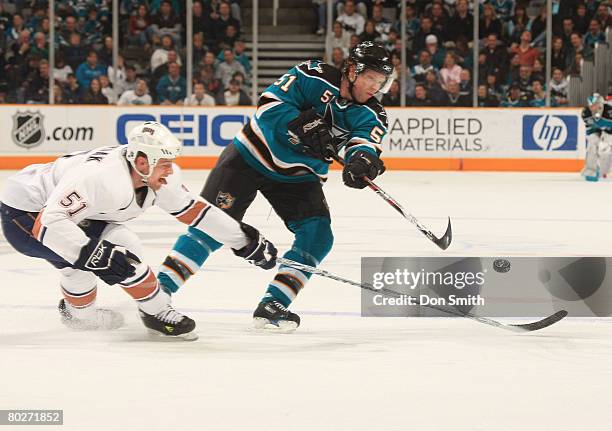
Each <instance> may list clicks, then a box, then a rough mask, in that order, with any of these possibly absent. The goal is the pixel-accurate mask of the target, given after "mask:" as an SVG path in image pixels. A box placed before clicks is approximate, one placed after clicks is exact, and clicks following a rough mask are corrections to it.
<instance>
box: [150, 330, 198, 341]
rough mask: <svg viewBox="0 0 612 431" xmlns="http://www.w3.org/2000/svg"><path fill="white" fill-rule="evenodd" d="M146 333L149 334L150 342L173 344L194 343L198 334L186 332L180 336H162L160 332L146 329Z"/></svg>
mask: <svg viewBox="0 0 612 431" xmlns="http://www.w3.org/2000/svg"><path fill="white" fill-rule="evenodd" d="M147 333H148V334H149V339H150V340H151V341H161V342H168V343H173V342H177V341H195V340H197V339H198V338H199V337H198V334H196V333H195V332H188V333H186V334H181V335H164V334H162V333H161V332H157V331H154V330H153V329H147Z"/></svg>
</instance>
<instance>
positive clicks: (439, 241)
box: [434, 217, 453, 250]
mask: <svg viewBox="0 0 612 431" xmlns="http://www.w3.org/2000/svg"><path fill="white" fill-rule="evenodd" d="M452 240H453V228H452V226H451V220H450V217H449V218H448V225H447V226H446V232H444V235H442V236H441V237H440V238H436V240H435V241H434V243H435V244H436V245H437V246H438V247H440V248H441V249H442V250H446V249H447V248H448V247H449V246H450V244H451V241H452Z"/></svg>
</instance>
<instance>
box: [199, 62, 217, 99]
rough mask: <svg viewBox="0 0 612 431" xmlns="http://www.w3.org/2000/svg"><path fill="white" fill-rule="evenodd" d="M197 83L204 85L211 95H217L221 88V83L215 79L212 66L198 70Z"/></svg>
mask: <svg viewBox="0 0 612 431" xmlns="http://www.w3.org/2000/svg"><path fill="white" fill-rule="evenodd" d="M198 81H199V82H201V83H202V84H204V88H205V89H206V91H207V92H208V93H210V94H212V95H215V94H217V93H218V92H219V89H220V88H221V81H219V80H218V79H215V70H214V69H213V67H212V66H203V67H202V68H201V69H200V75H199V77H198Z"/></svg>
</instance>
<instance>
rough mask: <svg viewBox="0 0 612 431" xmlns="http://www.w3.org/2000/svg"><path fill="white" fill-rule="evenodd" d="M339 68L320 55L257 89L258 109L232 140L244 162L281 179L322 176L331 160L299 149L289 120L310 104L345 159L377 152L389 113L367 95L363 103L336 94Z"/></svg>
mask: <svg viewBox="0 0 612 431" xmlns="http://www.w3.org/2000/svg"><path fill="white" fill-rule="evenodd" d="M340 81H341V73H340V71H338V70H337V69H335V68H334V67H332V66H330V65H328V64H326V63H323V62H321V61H318V60H310V61H305V62H303V63H300V64H298V65H297V66H295V67H293V68H291V69H290V70H289V71H288V72H287V73H285V74H284V75H283V76H281V77H280V78H279V79H278V81H276V82H275V83H273V84H272V85H270V86H269V87H268V88H266V90H265V91H264V92H263V93H262V94H261V96H260V98H259V102H258V104H257V111H256V113H255V115H254V116H253V117H252V118H251V119H250V121H249V122H248V123H247V124H246V125H245V126H244V127H243V129H242V130H241V131H240V132H239V133H238V134H237V135H236V138H235V139H234V145H235V146H236V148H237V149H238V151H239V152H240V154H241V155H242V156H243V157H244V159H245V160H246V161H247V163H248V164H249V165H250V166H251V167H253V168H254V169H256V170H257V171H259V172H260V173H262V174H263V175H265V176H267V177H269V178H271V179H273V180H276V181H281V182H303V181H325V180H326V179H327V173H328V169H329V165H328V164H327V163H325V162H323V161H321V160H318V159H315V158H312V157H309V156H307V155H305V154H303V153H302V151H301V150H302V148H301V144H300V143H298V142H296V140H295V138H292V137H291V136H290V135H289V133H288V131H287V123H289V122H290V121H291V120H293V119H295V118H296V117H297V116H298V115H299V114H300V112H301V111H305V110H307V109H310V108H314V109H315V111H316V112H317V113H318V114H320V115H321V116H323V118H324V119H325V121H326V122H327V124H328V125H329V126H330V130H332V133H333V135H334V142H335V143H336V146H337V148H338V150H339V151H342V152H344V158H345V160H349V159H350V157H351V155H352V154H353V153H354V152H355V151H356V150H364V151H370V152H372V153H374V154H377V155H380V152H381V149H382V148H381V144H382V140H383V138H384V137H385V135H386V134H387V113H386V112H385V109H384V108H383V107H382V105H381V104H380V103H379V102H378V101H377V100H376V99H375V98H373V97H372V98H370V100H368V101H367V102H366V103H365V104H356V103H352V102H350V101H348V100H346V99H344V98H342V97H340Z"/></svg>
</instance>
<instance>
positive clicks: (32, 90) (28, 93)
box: [25, 60, 49, 103]
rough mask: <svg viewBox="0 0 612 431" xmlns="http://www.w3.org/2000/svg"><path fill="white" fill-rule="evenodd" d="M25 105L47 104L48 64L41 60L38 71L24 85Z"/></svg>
mask: <svg viewBox="0 0 612 431" xmlns="http://www.w3.org/2000/svg"><path fill="white" fill-rule="evenodd" d="M25 100H26V103H48V102H49V63H48V62H47V60H41V61H40V63H39V66H38V70H37V71H36V72H34V73H33V74H32V75H31V76H30V77H29V78H28V80H27V81H26V84H25Z"/></svg>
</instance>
